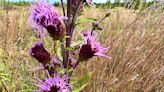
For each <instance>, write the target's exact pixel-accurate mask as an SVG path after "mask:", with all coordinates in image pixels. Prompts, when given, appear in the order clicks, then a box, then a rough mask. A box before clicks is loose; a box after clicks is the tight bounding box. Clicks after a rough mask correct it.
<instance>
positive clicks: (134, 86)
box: [0, 7, 164, 92]
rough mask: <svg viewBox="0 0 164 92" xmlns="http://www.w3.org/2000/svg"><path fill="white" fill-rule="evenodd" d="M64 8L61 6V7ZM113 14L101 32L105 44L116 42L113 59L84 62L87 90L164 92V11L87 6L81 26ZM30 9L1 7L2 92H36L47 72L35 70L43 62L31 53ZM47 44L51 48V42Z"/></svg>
mask: <svg viewBox="0 0 164 92" xmlns="http://www.w3.org/2000/svg"><path fill="white" fill-rule="evenodd" d="M57 9H58V10H59V11H61V9H60V8H57ZM108 12H110V13H111V16H110V17H108V18H107V19H106V20H105V21H103V22H102V24H101V26H102V28H103V30H102V31H98V34H99V35H98V37H97V38H99V40H100V42H101V43H102V44H104V46H111V48H110V50H109V51H108V53H107V55H109V56H111V57H112V59H110V60H108V59H103V58H97V57H95V58H93V59H91V60H89V61H88V62H82V63H81V64H80V65H79V66H78V69H77V70H76V72H75V73H74V74H73V76H74V78H80V77H82V76H84V75H86V74H87V73H90V72H92V73H93V75H92V78H91V79H90V80H89V81H88V82H87V83H88V85H87V86H86V88H85V89H84V91H83V92H164V12H163V11H162V10H153V9H145V10H142V11H134V10H130V9H129V10H128V9H123V8H122V9H121V8H118V9H117V8H116V9H112V10H111V9H92V8H91V9H89V8H85V9H84V11H83V14H84V15H82V16H81V17H80V19H79V21H81V22H82V24H80V25H79V26H78V27H77V28H76V32H75V34H76V36H75V38H77V37H78V36H77V34H79V31H83V30H86V29H90V28H91V21H82V20H84V18H85V17H86V18H95V19H97V20H100V19H101V18H102V17H103V16H105V14H106V13H108ZM27 18H28V7H17V8H14V9H11V10H0V44H1V45H0V81H1V83H0V92H5V88H6V89H7V90H8V91H9V92H32V91H33V90H36V87H35V85H34V83H35V81H36V80H37V78H42V77H43V73H42V72H41V71H40V72H38V71H33V69H34V68H35V67H36V66H39V63H37V61H36V60H34V59H32V58H31V57H30V56H29V54H28V49H29V48H30V47H31V46H32V45H33V44H34V42H35V41H36V40H38V38H37V37H36V36H35V35H34V34H33V31H32V30H31V29H30V28H29V26H28V24H27ZM49 39H50V38H46V39H45V41H47V42H49V43H48V44H46V47H49V49H50V50H51V48H52V47H53V46H52V42H51V41H50V40H49Z"/></svg>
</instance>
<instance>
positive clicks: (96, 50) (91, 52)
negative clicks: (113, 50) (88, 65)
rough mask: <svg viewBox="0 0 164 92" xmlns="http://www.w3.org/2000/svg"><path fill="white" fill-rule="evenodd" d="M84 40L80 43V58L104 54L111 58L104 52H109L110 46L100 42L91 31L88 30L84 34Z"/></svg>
mask: <svg viewBox="0 0 164 92" xmlns="http://www.w3.org/2000/svg"><path fill="white" fill-rule="evenodd" d="M82 37H83V39H84V42H83V43H82V44H81V45H80V52H79V58H80V60H82V61H84V60H88V59H89V58H92V57H93V56H102V57H106V58H111V57H109V56H107V55H105V54H104V53H105V52H107V50H108V48H104V47H102V46H101V45H100V43H98V42H96V41H95V40H94V39H95V36H93V35H91V32H89V31H87V32H86V33H84V34H83V35H82Z"/></svg>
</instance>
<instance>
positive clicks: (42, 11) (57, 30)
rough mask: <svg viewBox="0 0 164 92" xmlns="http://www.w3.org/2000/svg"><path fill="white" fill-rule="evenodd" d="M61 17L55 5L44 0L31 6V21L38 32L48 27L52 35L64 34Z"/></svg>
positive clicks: (39, 0)
mask: <svg viewBox="0 0 164 92" xmlns="http://www.w3.org/2000/svg"><path fill="white" fill-rule="evenodd" d="M61 19H63V17H60V16H59V14H58V12H57V11H56V10H55V9H54V8H53V6H52V5H51V4H48V3H47V2H46V1H44V0H38V3H37V4H35V5H31V6H30V16H29V22H30V25H31V26H32V27H33V28H34V29H37V30H35V31H37V33H41V32H40V31H42V29H43V28H46V29H47V31H48V33H49V34H50V36H52V37H54V36H58V35H59V36H61V35H64V27H63V25H62V23H61ZM38 31H39V32H38Z"/></svg>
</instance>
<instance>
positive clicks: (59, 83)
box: [37, 75, 70, 92]
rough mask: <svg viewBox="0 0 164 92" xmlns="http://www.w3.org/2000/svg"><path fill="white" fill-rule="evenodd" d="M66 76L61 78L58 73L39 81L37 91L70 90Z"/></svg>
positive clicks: (58, 91)
mask: <svg viewBox="0 0 164 92" xmlns="http://www.w3.org/2000/svg"><path fill="white" fill-rule="evenodd" d="M66 80H67V78H66V77H65V76H64V77H63V78H61V77H60V76H59V75H58V76H56V77H50V78H47V79H44V80H43V81H40V82H39V83H38V84H37V86H38V87H39V90H37V92H70V86H69V85H68V84H67V82H66Z"/></svg>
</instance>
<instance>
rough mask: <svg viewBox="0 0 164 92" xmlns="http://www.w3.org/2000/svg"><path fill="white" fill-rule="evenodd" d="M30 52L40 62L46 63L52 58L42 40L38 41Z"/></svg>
mask: <svg viewBox="0 0 164 92" xmlns="http://www.w3.org/2000/svg"><path fill="white" fill-rule="evenodd" d="M29 52H30V55H31V56H32V57H33V58H35V59H36V60H38V61H39V63H42V64H46V63H48V62H49V61H50V60H51V57H50V54H49V53H48V51H47V50H46V49H45V48H44V47H43V44H42V42H41V41H39V42H36V43H35V45H34V46H33V47H32V48H31V49H30V51H29Z"/></svg>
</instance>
